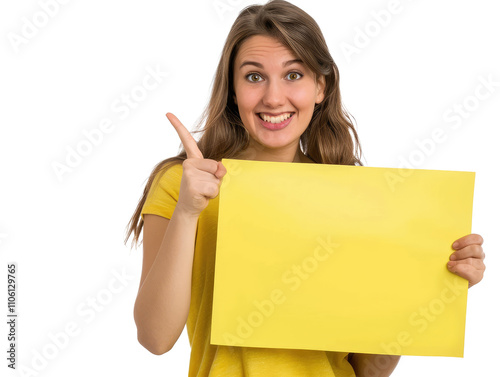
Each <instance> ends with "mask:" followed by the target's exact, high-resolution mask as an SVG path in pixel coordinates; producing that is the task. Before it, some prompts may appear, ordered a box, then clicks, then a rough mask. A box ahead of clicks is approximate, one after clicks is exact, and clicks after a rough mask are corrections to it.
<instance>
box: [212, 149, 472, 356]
mask: <svg viewBox="0 0 500 377" xmlns="http://www.w3.org/2000/svg"><path fill="white" fill-rule="evenodd" d="M222 163H223V165H224V166H225V167H226V169H227V174H226V176H225V177H224V178H223V183H222V185H221V188H220V192H219V218H218V229H217V249H216V265H215V282H214V298H213V313H212V331H211V343H212V344H219V345H233V346H245V347H266V348H294V349H308V350H325V351H344V352H360V353H376V354H394V355H421V356H454V357H463V349H464V335H465V314H466V305H467V287H468V283H467V280H465V279H463V278H461V277H458V276H457V275H455V274H453V273H451V272H449V271H448V270H447V267H446V263H447V261H448V258H449V255H450V254H451V253H452V252H453V249H452V248H451V245H452V243H453V241H455V240H456V239H458V238H460V237H462V236H465V235H467V234H469V233H470V232H471V221H472V200H473V191H474V178H475V173H473V172H458V171H440V170H424V169H396V168H374V167H363V166H343V165H324V164H305V163H287V162H266V161H246V160H235V159H223V160H222Z"/></svg>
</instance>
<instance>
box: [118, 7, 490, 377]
mask: <svg viewBox="0 0 500 377" xmlns="http://www.w3.org/2000/svg"><path fill="white" fill-rule="evenodd" d="M213 82H214V85H213V88H212V93H211V97H210V101H209V103H208V105H207V107H206V109H205V111H204V113H203V115H202V117H201V121H200V123H199V124H198V127H200V126H201V125H202V124H203V123H205V125H204V127H203V128H202V129H201V130H198V131H195V132H202V136H201V138H200V140H199V141H198V142H196V141H195V139H194V138H193V137H192V136H191V134H190V132H189V131H188V130H187V129H186V128H185V127H184V125H183V124H182V123H181V122H180V121H179V119H177V117H175V116H174V115H173V114H171V113H167V118H168V119H169V121H170V122H171V123H172V125H173V126H174V128H175V130H176V131H177V133H178V135H179V137H180V139H181V141H182V144H183V147H184V149H183V150H182V151H181V153H179V154H178V155H177V156H174V157H170V158H168V159H166V160H164V161H161V162H160V163H158V164H157V165H156V166H155V168H154V169H153V171H152V173H151V175H150V177H149V180H148V182H147V184H146V187H145V189H144V194H143V195H142V198H141V199H140V201H139V203H138V205H137V208H136V210H135V213H134V215H133V216H132V218H131V219H130V222H129V229H128V235H127V239H128V237H129V236H130V235H131V233H132V232H134V241H135V242H137V241H138V238H139V235H140V233H141V230H142V227H143V226H144V254H143V269H142V276H141V281H140V288H139V292H138V294H137V299H136V303H135V307H134V319H135V322H136V325H137V336H138V340H139V342H140V343H141V344H142V345H143V346H144V347H145V348H147V349H148V350H149V351H151V352H152V353H154V354H163V353H165V352H167V351H169V350H170V349H171V348H172V347H173V345H174V344H175V343H176V341H177V339H178V338H179V336H180V334H181V332H182V330H183V328H184V326H185V325H186V327H187V333H188V336H189V341H190V345H191V361H190V365H189V376H193V377H194V376H212V377H214V376H287V377H293V376H330V377H334V376H335V377H339V376H340V377H354V376H357V377H364V376H370V377H386V376H389V375H390V374H391V373H392V371H393V369H394V368H395V366H396V364H397V363H398V361H399V356H397V355H396V356H391V355H372V354H360V353H349V352H347V351H345V352H344V351H342V352H329V351H321V350H302V349H270V348H257V347H243V346H241V347H237V346H223V345H217V344H211V342H210V339H211V320H212V302H213V288H214V266H215V246H216V241H217V221H218V194H219V189H220V186H221V183H222V180H223V178H224V177H225V175H226V173H227V170H226V168H225V167H224V165H223V164H222V163H221V160H222V159H223V158H225V159H231V158H233V159H244V160H256V161H278V162H296V163H305V162H308V163H320V164H339V165H361V162H360V155H361V148H360V146H359V143H358V136H357V133H356V130H355V129H354V126H353V123H352V122H351V118H350V116H349V115H348V113H347V112H346V111H345V110H344V109H343V106H342V102H341V96H340V89H339V72H338V69H337V66H336V64H335V62H334V61H333V59H332V57H331V55H330V53H329V50H328V47H327V45H326V42H325V38H324V37H323V35H322V33H321V30H320V28H319V26H318V25H317V23H316V22H315V21H314V19H313V18H312V17H311V16H309V15H308V14H307V13H305V12H304V11H303V10H301V9H300V8H298V7H296V6H294V5H292V4H290V3H289V2H287V1H284V0H272V1H269V2H268V3H266V4H265V5H252V6H248V7H246V8H244V9H243V10H242V11H241V12H240V14H239V15H238V17H237V18H236V20H235V22H234V24H233V25H232V28H231V30H230V32H229V35H228V37H227V40H226V42H225V45H224V47H223V51H222V54H221V57H220V61H219V64H218V67H217V70H216V73H215V78H214V81H213ZM228 178H229V177H228ZM263 215H264V216H265V214H263ZM242 216H244V214H242ZM452 241H454V240H450V244H451V242H452ZM481 243H482V239H481V238H480V236H477V235H476V236H475V235H469V236H465V237H463V238H462V239H461V241H460V242H459V245H458V246H457V249H456V250H457V251H456V253H455V254H456V258H458V259H457V260H455V261H453V262H450V263H452V264H453V267H450V268H451V269H450V270H452V271H453V272H456V273H457V274H459V273H460V274H461V276H463V277H466V278H468V279H469V281H470V282H471V284H475V283H477V282H478V281H480V280H481V278H482V271H483V270H484V264H482V259H484V253H483V252H482V248H481V246H480V245H481ZM324 257H325V256H323V257H322V258H324ZM471 257H473V258H474V260H475V262H474V268H475V270H472V266H466V262H465V258H469V259H470V258H471ZM469 267H470V268H469ZM453 269H454V270H453ZM292 281H293V280H292ZM235 284H237V282H235ZM334 299H335V297H332V300H334ZM279 302H280V300H279V299H277V300H276V301H275V303H276V304H277V303H279Z"/></svg>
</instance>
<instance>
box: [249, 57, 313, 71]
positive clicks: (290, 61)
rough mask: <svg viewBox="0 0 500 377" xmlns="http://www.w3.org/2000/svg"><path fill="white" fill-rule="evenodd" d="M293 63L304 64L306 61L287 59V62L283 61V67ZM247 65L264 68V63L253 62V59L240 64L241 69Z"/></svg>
mask: <svg viewBox="0 0 500 377" xmlns="http://www.w3.org/2000/svg"><path fill="white" fill-rule="evenodd" d="M293 63H301V64H303V63H304V62H303V61H302V60H301V59H293V60H288V61H286V62H284V63H283V67H286V66H288V65H290V64H293ZM245 65H254V66H256V67H259V68H262V69H264V66H263V65H262V64H260V63H259V62H251V61H244V62H243V63H242V64H241V65H240V69H241V68H243V67H244V66H245Z"/></svg>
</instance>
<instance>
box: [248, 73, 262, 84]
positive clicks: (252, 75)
mask: <svg viewBox="0 0 500 377" xmlns="http://www.w3.org/2000/svg"><path fill="white" fill-rule="evenodd" d="M246 77H247V78H248V77H250V81H251V82H259V81H260V80H254V79H253V77H260V75H259V74H258V73H249V74H248V75H247V76H246Z"/></svg>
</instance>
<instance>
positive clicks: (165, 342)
mask: <svg viewBox="0 0 500 377" xmlns="http://www.w3.org/2000/svg"><path fill="white" fill-rule="evenodd" d="M197 222H198V219H197V218H196V217H193V216H190V215H187V214H186V213H184V212H183V211H182V210H181V208H179V207H177V208H176V209H175V210H174V213H173V215H172V218H171V219H170V222H169V224H168V227H167V229H166V231H165V235H164V240H163V242H162V243H161V246H160V249H159V250H158V254H157V256H156V259H155V261H154V263H153V265H152V266H151V269H150V271H149V273H148V275H147V277H146V279H145V280H144V283H143V284H142V286H141V288H140V290H139V292H138V294H137V299H136V302H135V306H134V318H135V322H136V324H137V330H138V339H139V342H140V343H141V344H142V345H143V346H144V347H145V348H147V349H148V350H149V351H151V352H152V353H154V354H162V353H165V352H167V351H168V350H169V349H170V348H171V347H173V345H174V343H175V342H176V340H177V338H178V337H179V335H180V334H181V332H182V330H183V328H184V325H185V324H186V318H187V316H188V313H189V306H190V300H191V274H192V268H193V254H194V244H195V235H196V227H197Z"/></svg>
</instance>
